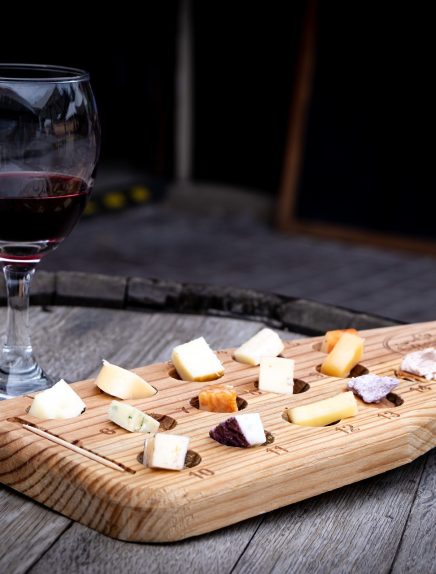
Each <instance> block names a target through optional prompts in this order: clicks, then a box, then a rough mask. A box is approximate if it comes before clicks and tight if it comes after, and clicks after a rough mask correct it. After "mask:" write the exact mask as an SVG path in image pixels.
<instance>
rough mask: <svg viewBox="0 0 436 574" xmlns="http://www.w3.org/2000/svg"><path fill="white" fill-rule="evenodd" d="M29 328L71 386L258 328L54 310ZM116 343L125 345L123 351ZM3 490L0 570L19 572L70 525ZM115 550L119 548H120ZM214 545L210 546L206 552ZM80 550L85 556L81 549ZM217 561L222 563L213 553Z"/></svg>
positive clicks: (0, 313) (50, 366) (50, 365)
mask: <svg viewBox="0 0 436 574" xmlns="http://www.w3.org/2000/svg"><path fill="white" fill-rule="evenodd" d="M5 316H6V310H5V309H0V335H3V331H4V326H5ZM31 326H32V331H33V342H34V349H35V352H36V354H37V356H38V357H39V359H40V362H41V364H42V365H43V366H44V368H46V369H47V371H48V372H50V374H52V375H53V376H54V377H55V378H60V377H65V378H66V379H67V380H70V381H71V380H74V379H79V378H83V377H88V376H90V375H92V374H93V373H95V371H96V370H97V368H98V365H99V362H100V358H101V357H102V356H105V357H106V358H107V359H109V360H112V361H113V362H117V363H119V364H124V363H125V364H126V365H136V366H139V365H140V364H143V363H145V362H151V361H156V360H164V359H166V358H167V356H168V352H169V350H170V349H171V348H172V346H173V345H174V344H175V343H176V342H180V341H181V340H182V339H184V338H185V339H189V338H191V337H193V336H195V335H196V334H198V332H200V331H201V332H203V333H204V334H205V336H206V337H208V338H209V339H210V340H211V341H213V344H214V345H215V346H219V345H220V344H222V342H223V341H225V340H229V339H230V340H231V341H232V344H237V343H238V341H239V340H240V339H241V338H245V337H249V336H250V335H251V334H253V333H254V332H256V331H257V330H258V329H259V328H260V326H261V325H260V324H258V323H250V322H246V321H243V320H231V319H218V318H206V317H203V316H193V317H191V316H183V317H181V316H179V315H174V314H173V315H169V314H165V315H162V314H152V315H149V314H136V313H132V312H121V311H109V310H103V309H98V310H95V309H80V308H71V307H70V308H60V307H52V308H50V309H49V310H46V311H43V310H40V309H37V308H32V309H31ZM288 336H292V334H291V335H289V334H288ZM120 341H123V344H122V345H121V346H120ZM3 408H4V407H3ZM0 488H1V490H0V493H1V503H0V505H1V506H0V521H1V524H2V528H1V529H0V548H1V549H2V550H1V551H0V571H2V572H3V571H4V572H11V573H12V572H14V574H15V573H19V572H24V571H26V570H27V569H28V567H29V566H30V565H31V564H32V563H33V562H35V560H37V559H38V557H40V556H42V555H43V554H44V553H45V552H46V551H47V549H48V548H49V547H50V546H51V545H52V544H53V543H54V541H55V540H56V539H57V538H58V537H60V536H61V535H62V533H63V532H64V531H65V529H66V528H68V526H69V525H70V524H71V521H70V520H69V519H67V518H65V517H63V516H61V515H59V514H57V513H54V512H52V511H50V510H47V509H46V508H44V507H43V506H41V505H39V504H37V503H35V502H33V501H31V500H30V499H26V498H24V497H23V496H22V495H20V494H17V493H15V492H14V491H12V490H10V489H7V488H5V487H0ZM17 517H19V519H18V518H17ZM14 525H15V526H14ZM80 528H81V531H80V532H81V534H80V536H81V537H83V536H85V537H87V536H88V535H89V534H90V533H91V532H92V531H90V530H88V529H87V528H85V527H80ZM232 532H234V531H229V540H230V539H232V540H233V537H232ZM236 532H237V533H238V532H239V527H236ZM95 534H96V539H95V540H97V544H100V543H99V542H98V541H99V540H103V539H104V540H106V541H107V543H108V545H109V546H108V548H111V545H113V544H114V541H113V540H110V539H106V538H105V537H103V536H101V535H99V534H97V533H95ZM251 535H252V529H248V530H247V533H246V534H245V535H244V536H245V538H244V537H243V540H242V544H243V545H245V541H246V540H248V539H249V538H250V537H251ZM118 544H119V545H122V543H121V542H120V543H118ZM129 546H130V547H131V549H130V550H129V556H130V555H131V553H132V551H133V550H132V548H137V549H139V548H140V547H139V546H136V545H129ZM215 546H216V545H215V542H214V541H212V543H211V547H215ZM229 546H230V544H229ZM79 548H80V552H81V553H82V556H83V548H82V547H81V546H80V547H79ZM119 548H121V546H119ZM156 548H158V547H156ZM211 551H212V548H211ZM214 556H215V559H217V560H218V562H219V551H218V548H217V547H216V549H215V554H214ZM223 558H225V557H223ZM108 562H110V560H109V561H108ZM62 564H63V561H62V560H61V561H59V562H58V564H57V565H56V566H55V567H53V569H52V570H51V571H52V572H57V571H59V570H60V569H62V568H63V567H62Z"/></svg>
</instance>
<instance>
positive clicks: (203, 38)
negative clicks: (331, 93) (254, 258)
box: [193, 0, 306, 193]
mask: <svg viewBox="0 0 436 574" xmlns="http://www.w3.org/2000/svg"><path fill="white" fill-rule="evenodd" d="M305 4H306V1H305V0H298V1H294V2H277V1H275V2H269V3H267V2H258V1H252V2H248V1H242V2H234V1H231V0H222V1H220V2H204V1H202V0H195V1H194V2H193V30H194V70H195V126H194V144H195V150H194V151H195V154H194V176H195V177H196V178H198V179H201V180H209V181H210V180H212V181H219V182H223V183H229V184H236V185H238V184H239V185H242V186H244V187H251V188H254V189H257V190H263V191H266V192H269V193H275V192H276V190H277V187H278V185H279V179H280V172H281V166H282V161H283V147H284V144H285V140H286V132H287V127H288V112H289V104H290V99H291V94H292V87H293V82H294V75H295V62H296V57H297V49H298V43H299V39H300V35H301V27H302V15H303V11H304V6H305Z"/></svg>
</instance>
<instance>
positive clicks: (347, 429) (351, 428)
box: [336, 425, 360, 434]
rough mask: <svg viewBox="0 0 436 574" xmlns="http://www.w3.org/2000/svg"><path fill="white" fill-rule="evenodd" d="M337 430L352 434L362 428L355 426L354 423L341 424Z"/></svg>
mask: <svg viewBox="0 0 436 574" xmlns="http://www.w3.org/2000/svg"><path fill="white" fill-rule="evenodd" d="M336 430H337V431H342V432H344V433H345V434H351V433H353V432H357V431H359V430H360V428H359V427H355V426H354V425H341V426H340V427H336Z"/></svg>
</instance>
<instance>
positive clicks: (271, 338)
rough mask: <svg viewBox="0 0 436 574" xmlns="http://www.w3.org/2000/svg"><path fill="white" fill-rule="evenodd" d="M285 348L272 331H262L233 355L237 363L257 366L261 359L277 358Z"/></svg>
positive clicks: (266, 329)
mask: <svg viewBox="0 0 436 574" xmlns="http://www.w3.org/2000/svg"><path fill="white" fill-rule="evenodd" d="M284 348H285V346H284V344H283V342H282V340H281V339H280V337H279V336H278V335H277V333H275V332H274V331H273V330H272V329H268V328H265V329H262V330H261V331H259V332H258V333H256V334H255V335H254V336H253V337H251V339H248V341H246V342H245V343H244V344H243V345H241V346H240V347H238V348H237V349H236V351H235V352H234V353H233V358H234V359H235V360H236V361H238V362H239V363H245V364H247V365H253V366H256V365H259V364H260V360H261V358H262V357H277V355H280V353H281V352H282V351H283V349H284Z"/></svg>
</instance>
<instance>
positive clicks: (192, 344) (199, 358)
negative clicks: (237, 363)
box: [171, 337, 224, 382]
mask: <svg viewBox="0 0 436 574" xmlns="http://www.w3.org/2000/svg"><path fill="white" fill-rule="evenodd" d="M171 361H172V362H173V365H174V366H175V368H176V371H177V372H178V373H179V375H180V378H181V379H183V380H184V381H196V382H206V381H213V380H215V379H218V378H219V377H222V376H223V375H224V367H223V365H222V364H221V361H220V360H219V359H218V357H217V356H216V355H215V353H214V352H213V351H212V349H211V348H210V347H209V345H208V344H207V342H206V340H205V339H204V337H199V338H198V339H194V340H193V341H189V343H184V344H183V345H178V346H177V347H174V350H173V352H172V354H171Z"/></svg>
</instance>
